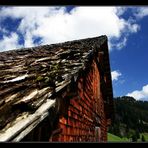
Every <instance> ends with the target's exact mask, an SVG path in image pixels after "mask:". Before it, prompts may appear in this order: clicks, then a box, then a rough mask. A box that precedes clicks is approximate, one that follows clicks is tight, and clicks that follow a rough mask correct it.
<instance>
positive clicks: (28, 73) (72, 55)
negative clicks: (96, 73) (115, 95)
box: [0, 36, 112, 140]
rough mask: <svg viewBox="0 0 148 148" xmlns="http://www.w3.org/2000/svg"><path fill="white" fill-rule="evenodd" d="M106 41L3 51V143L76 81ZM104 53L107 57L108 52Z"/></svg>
mask: <svg viewBox="0 0 148 148" xmlns="http://www.w3.org/2000/svg"><path fill="white" fill-rule="evenodd" d="M106 41H107V37H106V36H100V37H95V38H88V39H82V40H75V41H69V42H65V43H59V44H51V45H44V46H38V47H33V48H24V49H19V50H10V51H6V52H1V53H0V140H1V137H4V136H3V134H4V133H5V132H6V131H8V130H9V128H11V127H13V126H15V124H17V122H18V121H21V120H22V119H23V120H24V119H27V118H28V119H29V118H31V117H30V116H33V115H34V114H35V113H36V112H37V111H38V109H39V108H40V107H41V106H42V105H45V104H46V102H48V101H49V100H50V99H51V97H52V96H53V94H55V93H58V91H60V90H61V89H62V88H63V87H65V86H66V85H67V84H69V83H71V81H72V80H74V81H76V79H77V77H78V75H79V73H80V72H81V71H82V70H84V69H86V68H87V67H88V66H89V61H90V60H91V58H92V56H93V55H94V54H95V53H96V52H98V51H99V50H100V52H101V49H100V46H102V45H103V44H106V43H107V42H106ZM103 52H104V53H105V54H108V51H107V50H106V49H104V51H103ZM107 56H108V55H107ZM107 60H108V59H107ZM103 64H106V67H105V68H106V70H105V72H106V73H107V72H108V71H110V69H109V66H108V65H109V61H105V62H104V63H103ZM108 75H109V80H108V93H111V94H110V95H111V96H112V86H111V78H110V73H109V74H108ZM53 99H54V97H52V100H53ZM40 115H41V114H40ZM22 129H23V127H22ZM8 139H9V138H8ZM8 139H7V138H6V140H8Z"/></svg>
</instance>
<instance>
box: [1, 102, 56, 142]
mask: <svg viewBox="0 0 148 148" xmlns="http://www.w3.org/2000/svg"><path fill="white" fill-rule="evenodd" d="M53 105H55V100H47V101H46V102H45V103H44V104H43V105H42V106H41V107H39V108H38V110H37V111H36V112H35V113H34V114H32V115H29V116H28V117H27V118H25V119H22V120H20V121H19V122H17V123H16V124H15V125H13V126H12V127H10V128H8V129H7V130H6V131H4V132H1V133H0V141H9V140H11V139H13V138H14V137H15V136H16V135H18V134H19V133H20V132H22V131H23V130H25V128H26V127H28V126H29V125H31V124H33V122H37V120H40V121H42V120H43V119H44V117H45V116H43V115H44V113H46V112H47V111H48V109H49V108H50V107H52V106H53Z"/></svg>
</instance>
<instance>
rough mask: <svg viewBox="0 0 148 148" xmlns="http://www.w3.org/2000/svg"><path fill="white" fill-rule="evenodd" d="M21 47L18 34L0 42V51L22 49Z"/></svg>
mask: <svg viewBox="0 0 148 148" xmlns="http://www.w3.org/2000/svg"><path fill="white" fill-rule="evenodd" d="M20 47H21V45H19V43H18V35H17V34H16V33H11V35H10V36H4V37H3V39H2V40H0V50H1V51H5V50H11V49H15V48H20Z"/></svg>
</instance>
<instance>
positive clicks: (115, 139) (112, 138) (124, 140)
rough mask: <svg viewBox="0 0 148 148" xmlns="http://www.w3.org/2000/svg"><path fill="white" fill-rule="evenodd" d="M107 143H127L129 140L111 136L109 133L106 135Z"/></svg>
mask: <svg viewBox="0 0 148 148" xmlns="http://www.w3.org/2000/svg"><path fill="white" fill-rule="evenodd" d="M107 139H108V140H107V141H108V142H129V140H128V139H127V138H120V137H118V136H116V135H113V134H111V133H108V134H107Z"/></svg>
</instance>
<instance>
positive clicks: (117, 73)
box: [111, 70, 122, 81]
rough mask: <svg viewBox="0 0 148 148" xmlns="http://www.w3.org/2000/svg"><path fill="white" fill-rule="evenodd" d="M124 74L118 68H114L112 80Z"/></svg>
mask: <svg viewBox="0 0 148 148" xmlns="http://www.w3.org/2000/svg"><path fill="white" fill-rule="evenodd" d="M121 75H122V74H121V73H120V72H119V71H117V70H114V71H112V72H111V76H112V81H117V80H118V78H119V76H121Z"/></svg>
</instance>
